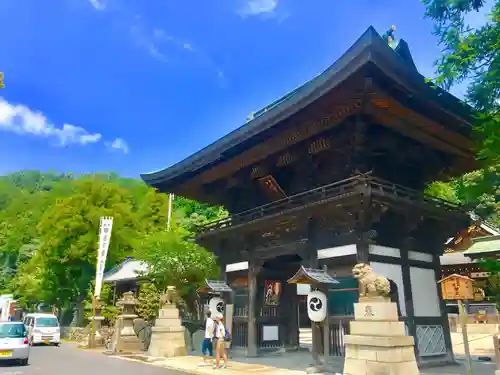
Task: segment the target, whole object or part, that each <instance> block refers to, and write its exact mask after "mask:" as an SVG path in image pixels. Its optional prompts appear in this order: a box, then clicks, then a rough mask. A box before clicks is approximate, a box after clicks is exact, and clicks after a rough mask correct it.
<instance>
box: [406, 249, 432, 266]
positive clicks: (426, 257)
mask: <svg viewBox="0 0 500 375" xmlns="http://www.w3.org/2000/svg"><path fill="white" fill-rule="evenodd" d="M408 259H412V260H419V261H421V262H427V263H432V261H433V260H434V259H433V256H432V254H427V253H421V252H420V251H408Z"/></svg>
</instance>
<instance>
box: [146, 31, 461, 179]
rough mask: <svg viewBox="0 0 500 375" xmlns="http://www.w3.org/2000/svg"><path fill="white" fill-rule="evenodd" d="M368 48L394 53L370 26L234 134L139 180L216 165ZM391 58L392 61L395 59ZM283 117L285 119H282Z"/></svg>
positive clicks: (367, 54) (367, 56) (367, 57)
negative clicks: (312, 75) (318, 70)
mask: <svg viewBox="0 0 500 375" xmlns="http://www.w3.org/2000/svg"><path fill="white" fill-rule="evenodd" d="M370 46H371V47H374V48H376V49H377V50H378V51H381V52H382V53H384V54H388V53H394V51H393V50H392V49H391V48H390V47H389V46H388V45H387V43H385V42H384V40H383V39H382V37H381V36H380V35H379V34H378V33H377V31H376V30H375V29H374V28H373V26H370V27H369V28H368V29H367V30H366V31H365V32H364V33H363V35H361V37H360V38H359V39H358V40H357V41H356V42H355V43H354V44H353V45H352V46H351V47H350V48H349V49H348V50H347V51H346V52H345V53H344V54H343V55H342V56H341V57H340V58H339V59H338V60H337V61H335V62H334V63H333V64H332V65H330V66H329V67H328V68H327V69H326V70H325V71H324V72H322V73H321V74H319V75H318V76H316V77H315V78H313V79H312V80H310V81H308V82H306V83H305V84H304V85H302V86H300V87H299V88H297V89H295V90H293V91H291V92H289V93H288V94H286V95H285V96H283V97H281V98H280V99H278V100H276V101H275V102H273V103H272V104H270V105H269V106H267V107H265V108H264V109H262V110H260V111H257V112H256V116H255V117H254V118H253V119H251V120H250V121H247V122H246V123H245V124H244V125H242V126H240V127H239V128H237V129H235V130H233V131H232V132H230V133H229V134H227V135H225V136H224V137H222V138H220V139H219V140H217V141H215V142H213V143H212V144H210V145H209V146H207V147H205V148H203V149H201V150H200V151H198V152H196V153H194V154H193V155H191V156H189V157H187V158H186V159H184V160H182V161H180V162H178V163H176V164H174V165H172V166H170V167H167V168H164V169H161V170H159V171H156V172H150V173H143V174H141V178H142V180H143V181H144V182H145V183H146V184H148V185H151V186H158V185H160V184H162V183H165V182H167V181H171V180H173V179H175V178H178V177H181V176H182V175H185V174H187V173H191V172H196V171H197V170H199V169H201V168H203V167H206V166H208V165H209V164H211V163H214V162H217V160H219V159H220V158H222V157H223V156H224V153H225V152H227V151H228V150H230V149H231V148H233V147H235V146H237V145H239V144H241V143H242V142H244V141H246V140H248V139H250V138H251V137H253V136H255V135H256V134H259V133H261V132H263V131H265V130H267V129H269V128H271V127H272V126H274V125H276V124H277V123H278V122H279V121H281V120H282V119H284V118H286V117H289V116H290V115H291V114H293V113H295V112H297V111H299V110H300V109H302V108H304V107H305V106H307V105H308V104H310V103H311V102H313V101H314V100H316V99H317V97H319V96H321V95H322V94H323V92H324V91H328V90H330V89H331V88H334V87H335V86H337V85H338V84H339V83H340V82H341V81H342V80H341V79H335V78H338V75H339V73H340V72H341V71H346V70H348V69H347V68H348V67H349V66H350V65H351V64H352V63H353V61H355V60H358V65H357V66H354V67H353V69H352V71H354V70H355V69H354V68H359V67H360V66H361V65H363V64H365V63H367V62H369V61H371V60H372V59H373V56H372V53H371V52H372V51H371V50H370V49H369V48H368V47H370ZM390 57H391V58H392V59H394V58H395V57H396V55H394V56H390ZM363 58H364V59H363ZM360 59H361V60H362V61H361V64H359V60H360ZM403 63H404V62H403V59H401V62H400V64H403ZM405 65H406V64H405ZM406 67H407V69H411V70H415V72H416V73H417V74H418V75H419V76H420V74H419V73H418V71H416V69H415V67H414V65H413V66H412V65H411V64H408V65H406ZM410 80H411V79H410ZM326 84H328V90H325V89H324V88H325V85H326ZM422 84H423V81H422ZM444 93H445V94H447V95H445V96H446V99H450V98H451V99H453V100H455V101H457V102H460V101H459V100H458V99H457V98H455V97H453V96H452V95H451V94H449V93H447V92H444ZM284 114H285V115H286V116H283V115H284ZM282 117H283V118H282Z"/></svg>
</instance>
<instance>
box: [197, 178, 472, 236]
mask: <svg viewBox="0 0 500 375" xmlns="http://www.w3.org/2000/svg"><path fill="white" fill-rule="evenodd" d="M363 197H367V198H370V199H372V201H374V202H378V203H381V204H384V205H387V206H391V205H392V206H394V205H397V206H398V207H405V208H412V207H414V208H418V209H420V210H422V212H427V213H428V215H429V214H430V215H431V216H434V217H443V216H446V215H449V214H451V215H456V214H459V215H463V214H465V210H463V209H461V208H460V206H458V205H457V204H454V203H451V202H448V201H445V200H443V199H439V198H435V197H432V196H430V195H427V194H423V193H422V192H420V191H417V190H413V189H409V188H406V187H404V186H400V185H396V184H393V183H391V182H389V181H385V180H383V179H380V178H376V177H373V176H371V175H370V174H359V175H356V176H353V177H350V178H348V179H345V180H341V181H337V182H334V183H332V184H328V185H324V186H321V187H318V188H315V189H311V190H308V191H304V192H302V193H298V194H295V195H292V196H289V197H286V198H283V199H280V200H277V201H274V202H271V203H268V204H265V205H262V206H259V207H255V208H252V209H250V210H246V211H243V212H240V213H237V214H234V215H231V216H229V217H226V218H223V219H220V220H217V221H212V222H210V223H207V224H205V225H203V226H201V227H200V228H199V234H198V238H202V237H206V236H210V235H213V234H216V233H218V232H221V231H227V230H231V229H235V228H237V227H242V226H245V225H249V224H254V223H257V222H262V221H268V220H271V219H275V218H278V217H279V216H286V215H291V214H298V213H303V214H307V213H309V211H310V210H312V209H313V208H315V207H316V208H317V207H318V206H322V207H325V208H326V207H327V206H331V205H332V204H333V203H335V204H337V205H339V204H340V203H341V202H345V201H355V202H359V201H360V200H362V199H363Z"/></svg>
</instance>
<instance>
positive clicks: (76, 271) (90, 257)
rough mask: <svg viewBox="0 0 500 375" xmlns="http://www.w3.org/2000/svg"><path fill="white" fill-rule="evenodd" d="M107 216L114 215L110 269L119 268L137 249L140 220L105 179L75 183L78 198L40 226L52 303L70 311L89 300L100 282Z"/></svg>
mask: <svg viewBox="0 0 500 375" xmlns="http://www.w3.org/2000/svg"><path fill="white" fill-rule="evenodd" d="M101 216H113V218H114V221H113V231H112V236H111V241H110V248H109V251H108V257H107V265H108V266H114V265H116V264H117V262H119V261H120V260H122V259H124V258H125V256H126V255H127V254H130V253H131V252H132V249H133V248H134V238H135V235H136V228H137V225H136V221H135V217H134V213H133V212H132V204H131V200H130V199H129V195H128V193H127V191H126V190H124V189H122V188H121V187H120V186H119V185H117V184H116V183H113V182H109V181H106V180H103V179H101V178H84V179H81V180H77V181H75V182H74V187H73V192H72V195H70V196H68V197H65V198H62V199H59V200H58V201H57V202H56V203H55V204H53V205H52V206H51V207H50V208H49V209H48V210H47V211H46V212H45V214H44V215H43V216H42V218H41V220H40V222H39V224H38V226H37V230H38V234H39V239H40V248H39V250H38V251H39V252H40V256H41V257H42V258H43V259H44V262H43V265H44V267H45V271H44V278H43V280H42V284H43V287H44V289H45V290H46V291H47V293H48V295H49V296H50V300H49V301H47V302H49V303H51V304H55V305H57V306H64V304H65V303H68V302H71V301H73V300H74V299H76V298H77V297H79V296H81V295H85V293H86V291H87V288H88V286H89V285H90V282H91V281H92V279H93V278H94V275H95V269H96V259H97V246H98V229H99V220H100V217H101Z"/></svg>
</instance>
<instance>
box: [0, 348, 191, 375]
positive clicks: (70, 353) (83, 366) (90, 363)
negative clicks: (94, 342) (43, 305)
mask: <svg viewBox="0 0 500 375" xmlns="http://www.w3.org/2000/svg"><path fill="white" fill-rule="evenodd" d="M129 374H130V375H136V374H140V375H185V374H183V373H180V372H176V371H171V370H167V369H165V368H161V367H156V366H152V365H148V364H142V363H136V362H130V361H125V360H121V359H117V358H113V357H108V356H105V355H103V354H101V353H99V352H91V351H86V350H81V349H77V348H76V347H75V346H74V345H73V344H69V343H67V344H64V343H63V344H62V345H61V346H60V347H59V348H56V347H48V346H47V347H45V346H37V347H34V348H32V351H31V357H30V364H29V365H28V366H19V365H17V364H3V363H2V364H0V375H129Z"/></svg>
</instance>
